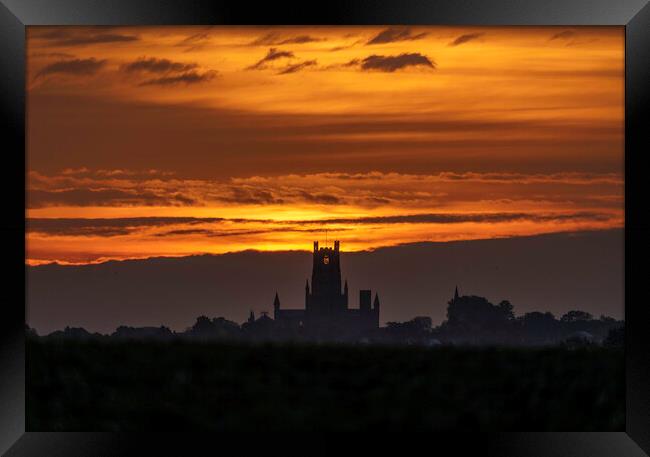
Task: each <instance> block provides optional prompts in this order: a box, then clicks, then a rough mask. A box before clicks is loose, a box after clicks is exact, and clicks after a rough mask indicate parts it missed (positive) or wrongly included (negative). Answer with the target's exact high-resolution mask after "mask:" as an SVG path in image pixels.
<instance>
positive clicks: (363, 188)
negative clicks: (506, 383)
mask: <svg viewBox="0 0 650 457" xmlns="http://www.w3.org/2000/svg"><path fill="white" fill-rule="evenodd" d="M622 189H623V179H622V176H621V175H620V174H612V173H596V174H594V173H554V174H525V173H507V172H502V173H496V172H486V173H476V172H465V173H459V172H439V173H437V174H431V175H425V174H404V173H395V172H391V173H381V172H370V173H314V174H306V175H298V174H293V175H292V174H285V175H278V176H273V177H269V176H251V177H248V178H230V179H227V180H213V179H180V178H177V177H176V176H175V175H173V174H171V175H170V174H168V173H165V172H162V171H158V170H144V171H135V170H95V171H92V170H88V169H86V168H77V169H64V170H63V171H62V172H60V173H59V174H58V175H54V176H46V175H42V174H40V173H37V172H30V173H29V175H28V193H27V196H28V206H29V208H40V207H46V206H116V207H119V206H135V205H142V206H152V205H160V206H201V207H206V206H208V207H209V206H216V207H221V206H224V204H225V205H228V206H230V205H260V206H265V205H289V206H290V205H297V206H301V207H302V206H305V205H350V206H357V207H360V208H375V207H377V206H387V207H388V206H390V207H391V208H392V209H393V210H395V209H397V208H410V209H411V210H418V211H423V210H424V211H426V210H428V209H431V208H440V207H441V206H445V207H448V208H451V207H453V206H454V205H456V204H461V205H463V206H464V207H466V205H467V203H472V202H473V203H474V204H476V205H477V206H479V207H486V206H491V207H493V208H496V207H498V208H502V209H504V210H510V211H512V210H513V208H517V207H519V208H528V207H530V206H531V205H535V206H536V207H538V208H544V207H547V206H548V205H549V202H555V203H553V206H554V207H556V208H557V207H558V204H559V205H560V207H563V208H569V209H575V208H583V209H584V208H601V209H616V208H619V209H620V208H622V198H623V192H622ZM517 202H521V203H517Z"/></svg>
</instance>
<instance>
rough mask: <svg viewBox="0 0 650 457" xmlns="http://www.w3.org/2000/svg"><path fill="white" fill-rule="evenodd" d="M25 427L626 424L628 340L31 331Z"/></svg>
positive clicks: (534, 426)
mask: <svg viewBox="0 0 650 457" xmlns="http://www.w3.org/2000/svg"><path fill="white" fill-rule="evenodd" d="M26 387H27V430H28V431H41V430H56V431H63V430H71V431H74V430H80V431H91V430H105V431H113V430H163V429H170V430H172V429H173V430H179V429H181V430H182V429H185V430H206V429H215V430H242V431H256V430H276V429H279V430H299V429H300V430H309V429H340V430H359V429H373V430H377V429H390V430H398V429H409V430H413V429H416V430H417V429H421V430H432V429H434V430H435V429H438V430H440V429H481V430H563V431H564V430H566V431H574V430H575V431H578V430H599V431H606V430H610V431H622V430H624V427H625V422H624V421H625V410H624V405H625V399H624V387H625V385H624V358H623V352H622V350H615V349H605V348H586V349H577V350H567V349H560V348H557V349H467V348H465V349H461V348H435V349H425V348H416V347H377V346H375V347H359V346H357V347H351V346H347V347H346V346H304V345H302V346H300V345H262V346H246V345H228V344H223V343H182V342H173V343H154V342H139V343H119V342H97V341H95V342H93V341H89V342H75V341H43V340H34V339H31V338H30V339H29V340H28V342H27V386H26Z"/></svg>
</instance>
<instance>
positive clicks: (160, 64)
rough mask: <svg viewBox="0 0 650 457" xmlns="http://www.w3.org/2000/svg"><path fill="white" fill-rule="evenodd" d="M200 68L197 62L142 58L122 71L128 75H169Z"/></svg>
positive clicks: (130, 63)
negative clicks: (143, 73)
mask: <svg viewBox="0 0 650 457" xmlns="http://www.w3.org/2000/svg"><path fill="white" fill-rule="evenodd" d="M198 67H199V64H197V63H196V62H187V63H185V62H174V61H171V60H169V59H158V58H156V57H140V58H139V59H137V60H135V61H133V62H129V63H127V64H124V65H122V67H121V68H122V71H124V72H126V73H137V72H148V73H169V72H185V71H189V70H194V69H196V68H198Z"/></svg>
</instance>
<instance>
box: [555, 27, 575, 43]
mask: <svg viewBox="0 0 650 457" xmlns="http://www.w3.org/2000/svg"><path fill="white" fill-rule="evenodd" d="M575 36H576V32H574V31H573V30H563V31H561V32H557V33H555V34H553V35H552V36H551V38H549V41H553V40H570V39H572V38H575Z"/></svg>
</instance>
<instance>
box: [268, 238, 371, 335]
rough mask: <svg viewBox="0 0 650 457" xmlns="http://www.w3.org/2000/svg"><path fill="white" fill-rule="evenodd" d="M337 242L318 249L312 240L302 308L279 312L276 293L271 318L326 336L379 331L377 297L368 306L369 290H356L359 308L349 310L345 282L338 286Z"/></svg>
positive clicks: (290, 326) (316, 242) (346, 283)
mask: <svg viewBox="0 0 650 457" xmlns="http://www.w3.org/2000/svg"><path fill="white" fill-rule="evenodd" d="M339 248H340V243H339V242H338V241H334V248H331V247H321V248H319V247H318V241H314V253H313V266H312V274H311V288H310V287H309V280H307V283H306V284H305V308H304V309H282V308H281V305H280V297H279V296H278V294H277V292H276V294H275V299H274V300H273V317H274V320H275V321H276V323H277V324H278V325H280V326H282V327H285V328H292V329H302V330H303V331H304V332H305V333H309V334H313V335H319V336H323V337H327V336H339V337H340V336H352V335H359V334H367V333H368V332H369V331H372V330H376V329H377V328H379V295H377V294H376V293H375V300H374V303H372V306H371V299H372V294H371V291H370V290H360V291H359V307H358V308H349V307H348V305H349V301H348V282H347V280H346V281H345V284H344V285H343V287H341V256H340V249H339Z"/></svg>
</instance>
